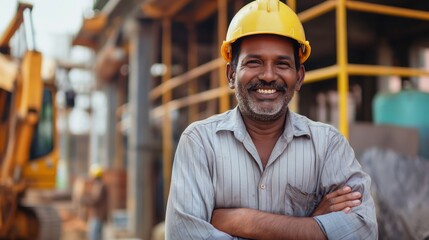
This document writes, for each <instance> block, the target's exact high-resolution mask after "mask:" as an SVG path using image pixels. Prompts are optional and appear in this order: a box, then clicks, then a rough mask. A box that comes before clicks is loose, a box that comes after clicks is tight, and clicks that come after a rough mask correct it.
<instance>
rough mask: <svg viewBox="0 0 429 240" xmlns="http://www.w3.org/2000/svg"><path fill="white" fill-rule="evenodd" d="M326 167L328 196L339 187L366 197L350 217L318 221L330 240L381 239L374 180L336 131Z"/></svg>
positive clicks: (328, 216) (323, 181)
mask: <svg viewBox="0 0 429 240" xmlns="http://www.w3.org/2000/svg"><path fill="white" fill-rule="evenodd" d="M329 138H330V140H329V145H328V148H327V151H326V156H325V163H324V167H323V170H322V175H321V184H322V188H323V189H325V190H326V192H325V193H324V194H327V193H329V192H332V191H334V190H335V189H337V188H338V187H342V186H350V187H351V188H352V190H353V191H358V192H360V193H361V194H362V199H361V205H359V206H357V207H354V208H352V211H351V212H350V213H348V214H346V213H344V212H342V211H341V212H333V213H329V214H326V215H321V216H317V217H315V220H316V221H317V223H318V224H319V226H320V228H321V229H322V231H323V232H324V233H325V234H326V236H327V237H328V239H378V229H377V220H376V215H375V206H374V201H373V199H372V197H371V190H370V186H371V178H370V176H369V175H368V174H367V173H365V172H363V170H362V168H361V165H360V164H359V162H358V161H357V160H356V157H355V155H354V151H353V149H352V148H351V146H350V145H349V143H348V141H347V140H346V139H345V138H344V137H343V136H342V135H341V134H340V133H338V132H337V131H336V130H332V131H331V132H330V136H329Z"/></svg>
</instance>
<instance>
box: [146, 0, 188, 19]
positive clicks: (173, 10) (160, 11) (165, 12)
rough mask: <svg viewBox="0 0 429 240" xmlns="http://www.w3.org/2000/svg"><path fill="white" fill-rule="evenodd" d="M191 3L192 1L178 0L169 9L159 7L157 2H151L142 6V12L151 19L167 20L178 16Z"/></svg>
mask: <svg viewBox="0 0 429 240" xmlns="http://www.w3.org/2000/svg"><path fill="white" fill-rule="evenodd" d="M190 2H191V0H176V1H173V2H172V3H171V4H169V5H168V8H163V7H158V6H156V4H155V3H156V2H150V3H144V4H142V6H141V10H142V11H143V13H144V15H145V16H148V17H151V18H166V17H172V16H174V15H176V14H177V13H178V12H180V10H182V9H183V8H184V7H185V6H186V5H188V4H189V3H190Z"/></svg>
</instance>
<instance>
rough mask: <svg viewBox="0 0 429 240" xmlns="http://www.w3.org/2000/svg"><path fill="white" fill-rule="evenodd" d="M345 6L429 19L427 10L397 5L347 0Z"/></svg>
mask: <svg viewBox="0 0 429 240" xmlns="http://www.w3.org/2000/svg"><path fill="white" fill-rule="evenodd" d="M346 6H347V8H348V9H350V10H356V11H362V12H371V13H379V14H384V15H392V16H397V17H406V18H414V19H420V20H429V12H428V11H420V10H412V9H404V8H399V7H391V6H384V5H380V4H374V3H366V2H358V1H347V2H346Z"/></svg>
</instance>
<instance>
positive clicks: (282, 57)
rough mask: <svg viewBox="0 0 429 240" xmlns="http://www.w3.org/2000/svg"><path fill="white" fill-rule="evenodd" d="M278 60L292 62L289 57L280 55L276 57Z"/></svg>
mask: <svg viewBox="0 0 429 240" xmlns="http://www.w3.org/2000/svg"><path fill="white" fill-rule="evenodd" d="M278 59H279V60H293V58H292V57H291V56H289V55H281V56H279V57H278Z"/></svg>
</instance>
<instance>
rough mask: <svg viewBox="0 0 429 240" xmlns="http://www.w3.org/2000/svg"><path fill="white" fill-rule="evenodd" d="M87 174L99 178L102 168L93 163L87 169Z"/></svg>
mask: <svg viewBox="0 0 429 240" xmlns="http://www.w3.org/2000/svg"><path fill="white" fill-rule="evenodd" d="M89 174H90V175H91V177H93V178H99V177H101V176H103V168H102V167H101V166H100V165H98V164H94V165H92V166H91V168H90V169H89Z"/></svg>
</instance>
